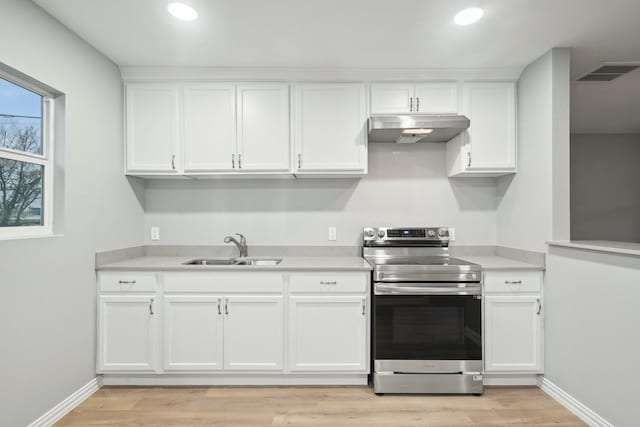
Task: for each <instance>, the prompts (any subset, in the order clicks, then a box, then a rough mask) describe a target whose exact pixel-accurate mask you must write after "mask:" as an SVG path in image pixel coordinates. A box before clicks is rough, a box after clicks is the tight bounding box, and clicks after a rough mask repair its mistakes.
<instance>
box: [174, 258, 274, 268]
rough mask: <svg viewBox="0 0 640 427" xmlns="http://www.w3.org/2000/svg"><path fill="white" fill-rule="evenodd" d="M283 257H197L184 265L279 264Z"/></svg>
mask: <svg viewBox="0 0 640 427" xmlns="http://www.w3.org/2000/svg"><path fill="white" fill-rule="evenodd" d="M281 262H282V258H196V259H192V260H190V261H187V262H185V263H184V264H183V265H252V266H254V265H255V266H260V265H278V264H280V263H281Z"/></svg>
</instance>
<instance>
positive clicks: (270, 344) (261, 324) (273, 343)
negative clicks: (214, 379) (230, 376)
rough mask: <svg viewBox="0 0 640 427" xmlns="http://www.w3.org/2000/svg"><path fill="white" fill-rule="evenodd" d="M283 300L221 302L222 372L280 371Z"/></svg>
mask: <svg viewBox="0 0 640 427" xmlns="http://www.w3.org/2000/svg"><path fill="white" fill-rule="evenodd" d="M282 302H283V297H282V296H244V295H243V296H230V297H226V298H225V300H224V315H225V316H224V368H225V369H227V370H234V371H237V370H252V371H254V370H257V371H279V370H282V368H283V365H284V363H283V360H284V346H283V335H284V334H283V330H284V310H283V303H282Z"/></svg>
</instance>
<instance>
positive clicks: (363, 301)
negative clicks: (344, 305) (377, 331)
mask: <svg viewBox="0 0 640 427" xmlns="http://www.w3.org/2000/svg"><path fill="white" fill-rule="evenodd" d="M362 315H363V316H366V315H367V300H366V298H363V299H362Z"/></svg>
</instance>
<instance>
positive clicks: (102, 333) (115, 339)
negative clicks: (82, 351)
mask: <svg viewBox="0 0 640 427" xmlns="http://www.w3.org/2000/svg"><path fill="white" fill-rule="evenodd" d="M156 306H157V304H155V300H154V297H152V296H101V297H99V300H98V316H99V317H98V372H108V371H155V370H156V362H155V345H156V338H155V329H156V318H157V316H158V313H157V310H156Z"/></svg>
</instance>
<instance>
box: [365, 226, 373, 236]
mask: <svg viewBox="0 0 640 427" xmlns="http://www.w3.org/2000/svg"><path fill="white" fill-rule="evenodd" d="M374 234H375V233H374V232H373V230H372V229H370V228H369V229H367V230H364V235H365V236H366V237H373V235H374Z"/></svg>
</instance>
